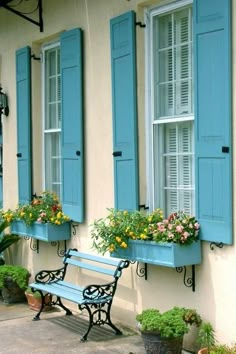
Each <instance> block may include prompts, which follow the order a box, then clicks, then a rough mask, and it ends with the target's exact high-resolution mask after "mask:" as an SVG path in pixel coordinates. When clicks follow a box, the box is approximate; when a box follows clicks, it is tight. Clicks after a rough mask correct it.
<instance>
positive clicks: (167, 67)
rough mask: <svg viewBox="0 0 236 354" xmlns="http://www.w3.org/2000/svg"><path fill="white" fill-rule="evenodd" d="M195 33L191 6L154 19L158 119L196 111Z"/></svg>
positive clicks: (155, 87)
mask: <svg viewBox="0 0 236 354" xmlns="http://www.w3.org/2000/svg"><path fill="white" fill-rule="evenodd" d="M191 32H192V19H191V9H190V8H185V9H184V10H183V9H182V10H178V11H176V12H173V13H172V14H164V15H161V16H156V17H155V18H154V20H153V43H154V44H153V73H154V78H153V80H154V87H153V89H154V100H155V103H154V107H155V110H154V119H159V118H165V117H169V116H180V115H189V114H192V112H193V105H192V34H191Z"/></svg>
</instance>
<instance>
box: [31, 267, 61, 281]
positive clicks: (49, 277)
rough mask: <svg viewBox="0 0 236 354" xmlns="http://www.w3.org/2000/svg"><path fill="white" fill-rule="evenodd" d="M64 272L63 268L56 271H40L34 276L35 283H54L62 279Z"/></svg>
mask: <svg viewBox="0 0 236 354" xmlns="http://www.w3.org/2000/svg"><path fill="white" fill-rule="evenodd" d="M65 272H66V267H65V266H64V267H62V268H59V269H56V270H41V271H40V272H38V273H37V274H36V275H35V281H36V283H41V284H49V283H55V282H57V281H59V280H63V279H64V277H65Z"/></svg>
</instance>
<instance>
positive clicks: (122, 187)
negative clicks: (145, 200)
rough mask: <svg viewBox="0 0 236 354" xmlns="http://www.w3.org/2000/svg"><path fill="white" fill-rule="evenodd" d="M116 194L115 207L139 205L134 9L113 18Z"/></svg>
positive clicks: (128, 207)
mask: <svg viewBox="0 0 236 354" xmlns="http://www.w3.org/2000/svg"><path fill="white" fill-rule="evenodd" d="M110 33H111V69H112V116H113V149H114V150H113V157H114V195H115V208H116V209H129V210H135V209H138V206H139V179H138V136H137V107H136V105H137V92H136V90H137V83H136V37H135V13H134V12H132V11H130V12H127V13H125V14H123V15H121V16H118V17H116V18H113V19H111V21H110Z"/></svg>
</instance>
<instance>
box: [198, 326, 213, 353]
mask: <svg viewBox="0 0 236 354" xmlns="http://www.w3.org/2000/svg"><path fill="white" fill-rule="evenodd" d="M198 342H199V344H200V347H201V349H200V350H199V352H198V353H199V354H208V353H210V348H211V347H213V346H214V345H215V331H214V329H213V326H212V324H211V323H210V322H202V324H201V326H200V328H199V332H198Z"/></svg>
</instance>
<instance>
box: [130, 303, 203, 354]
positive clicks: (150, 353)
mask: <svg viewBox="0 0 236 354" xmlns="http://www.w3.org/2000/svg"><path fill="white" fill-rule="evenodd" d="M136 319H137V321H138V327H139V330H140V332H141V335H142V338H143V341H144V347H145V350H146V353H147V354H157V353H162V354H167V353H168V354H181V351H182V347H183V337H184V335H185V333H188V331H189V325H192V324H193V323H195V324H197V325H199V324H200V323H201V317H200V316H199V315H198V314H197V312H196V310H193V309H186V308H183V307H173V308H172V309H170V310H168V311H166V312H163V313H161V312H160V311H159V310H158V309H152V308H150V309H145V310H143V311H142V313H140V314H138V315H137V316H136Z"/></svg>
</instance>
